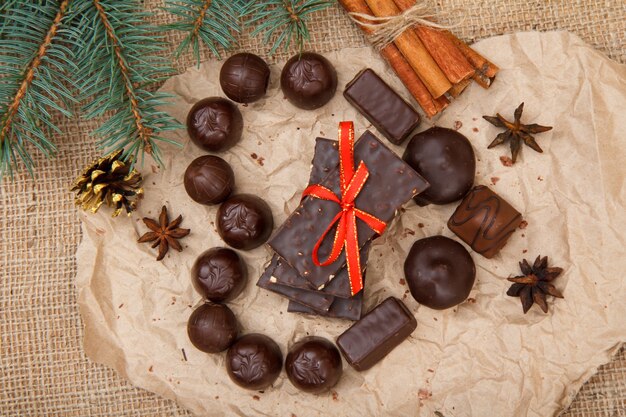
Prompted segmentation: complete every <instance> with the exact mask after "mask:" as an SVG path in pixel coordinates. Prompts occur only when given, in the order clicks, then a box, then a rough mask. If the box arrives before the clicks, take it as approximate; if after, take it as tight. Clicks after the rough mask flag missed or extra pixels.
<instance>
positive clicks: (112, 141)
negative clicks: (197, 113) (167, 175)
mask: <svg viewBox="0 0 626 417" xmlns="http://www.w3.org/2000/svg"><path fill="white" fill-rule="evenodd" d="M74 2H75V6H76V7H75V10H74V18H75V20H76V21H75V22H74V24H73V25H72V34H73V38H74V40H75V42H77V43H80V47H79V52H78V53H77V55H78V68H79V70H78V74H80V75H79V76H78V87H79V90H80V98H81V101H83V102H85V103H87V104H85V105H84V107H83V112H84V116H85V117H86V118H87V119H93V118H100V117H106V116H109V118H108V119H107V120H106V121H105V122H104V123H103V124H102V125H100V127H98V128H97V129H96V130H95V132H94V134H95V135H96V137H98V138H99V142H98V146H99V147H101V148H102V149H104V150H106V151H112V150H119V149H124V155H123V158H124V160H127V161H133V162H134V161H137V160H141V161H143V158H144V154H145V153H148V154H150V155H152V157H153V158H154V159H155V161H156V162H157V163H159V164H161V156H160V150H159V147H158V143H162V142H167V143H173V144H177V143H176V142H174V141H171V140H169V139H167V138H165V137H163V136H162V134H163V133H164V132H166V131H170V130H175V129H180V128H181V127H182V125H181V124H180V123H178V121H176V119H174V118H173V117H172V116H170V115H168V114H167V113H166V112H164V111H163V110H160V108H162V106H164V105H166V104H167V101H168V99H169V98H170V97H171V96H170V95H167V94H164V93H159V92H154V91H152V90H153V89H154V86H155V85H156V83H159V82H161V81H164V80H165V79H167V78H168V77H169V76H170V75H171V74H172V73H173V70H172V69H171V67H170V65H169V62H168V60H167V59H166V58H165V57H164V56H163V55H164V54H165V53H164V51H165V44H164V42H163V39H162V37H161V36H158V35H156V34H157V33H158V32H159V30H158V28H157V27H155V26H152V25H150V24H148V23H146V19H147V17H148V14H147V13H145V12H141V11H138V10H141V9H142V4H141V2H140V1H138V0H127V1H119V0H74Z"/></svg>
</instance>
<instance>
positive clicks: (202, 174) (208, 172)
mask: <svg viewBox="0 0 626 417" xmlns="http://www.w3.org/2000/svg"><path fill="white" fill-rule="evenodd" d="M184 182H185V190H186V191H187V194H189V197H191V198H192V199H193V200H194V201H196V202H198V203H200V204H207V205H209V204H219V203H221V202H222V201H224V200H226V199H227V198H228V196H229V195H230V193H232V191H233V187H234V184H235V174H234V173H233V169H232V168H231V167H230V165H228V162H226V161H224V160H223V159H222V158H220V157H219V156H214V155H205V156H201V157H199V158H196V159H194V160H193V161H192V162H191V164H189V166H188V167H187V170H186V171H185V180H184Z"/></svg>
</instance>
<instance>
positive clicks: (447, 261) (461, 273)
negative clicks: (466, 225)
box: [404, 236, 476, 310]
mask: <svg viewBox="0 0 626 417" xmlns="http://www.w3.org/2000/svg"><path fill="white" fill-rule="evenodd" d="M404 275H405V277H406V282H407V284H408V285H409V289H410V290H411V295H412V296H413V298H415V301H417V302H418V303H420V304H423V305H425V306H426V307H430V308H434V309H436V310H443V309H446V308H450V307H454V306H455V305H457V304H460V303H462V302H463V301H465V299H466V298H467V296H468V295H469V293H470V291H471V290H472V286H473V285H474V279H475V277H476V267H475V266H474V261H473V260H472V257H471V255H470V254H469V252H468V251H467V249H465V248H464V247H463V245H461V244H460V243H459V242H456V241H454V240H452V239H450V238H447V237H445V236H431V237H427V238H424V239H420V240H418V241H416V242H415V243H413V246H411V250H410V251H409V254H408V255H407V257H406V260H405V261H404Z"/></svg>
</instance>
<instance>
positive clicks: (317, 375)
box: [285, 336, 343, 394]
mask: <svg viewBox="0 0 626 417" xmlns="http://www.w3.org/2000/svg"><path fill="white" fill-rule="evenodd" d="M285 371H286V372H287V376H288V377H289V380H290V381H291V383H292V384H293V385H294V386H295V387H296V388H298V389H299V390H302V391H304V392H309V393H312V394H320V393H322V392H325V391H328V390H329V389H331V388H332V387H334V386H335V385H337V382H339V379H340V378H341V374H342V373H343V368H342V364H341V355H340V354H339V351H338V350H337V348H336V347H335V345H333V344H332V343H331V342H330V341H328V340H326V339H324V338H322V337H316V336H309V337H305V338H304V339H302V340H300V341H298V342H297V343H295V344H294V345H293V346H292V347H291V349H289V353H288V354H287V359H286V360H285Z"/></svg>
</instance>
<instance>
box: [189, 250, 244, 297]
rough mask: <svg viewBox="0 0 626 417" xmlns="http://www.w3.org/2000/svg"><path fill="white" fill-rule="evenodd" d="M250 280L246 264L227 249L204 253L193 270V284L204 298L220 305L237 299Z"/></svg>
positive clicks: (195, 263)
mask: <svg viewBox="0 0 626 417" xmlns="http://www.w3.org/2000/svg"><path fill="white" fill-rule="evenodd" d="M247 278H248V270H247V268H246V264H245V263H244V262H243V260H242V259H241V258H240V257H239V255H237V253H236V252H235V251H233V250H231V249H227V248H211V249H209V250H207V251H205V252H203V253H202V254H201V255H200V256H199V257H198V259H196V262H194V264H193V267H192V268H191V282H192V284H193V286H194V288H195V289H196V291H198V292H199V293H200V294H201V295H202V296H203V297H204V298H206V299H208V300H210V301H213V302H214V303H219V302H223V301H230V300H232V299H233V298H235V297H237V296H238V295H239V294H240V293H241V291H242V290H243V288H244V286H245V285H246V281H247Z"/></svg>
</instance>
